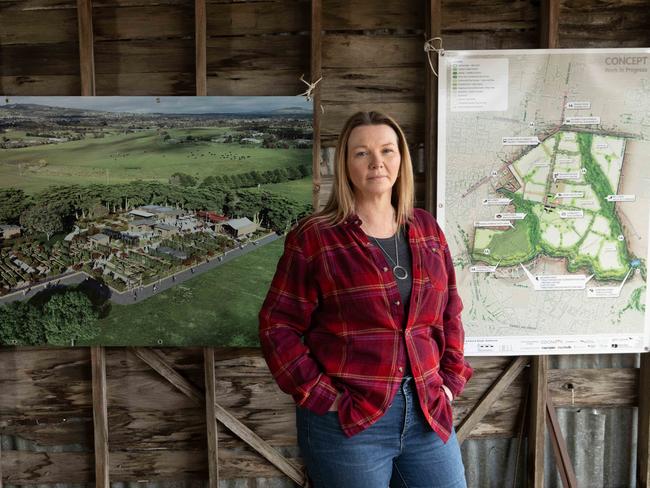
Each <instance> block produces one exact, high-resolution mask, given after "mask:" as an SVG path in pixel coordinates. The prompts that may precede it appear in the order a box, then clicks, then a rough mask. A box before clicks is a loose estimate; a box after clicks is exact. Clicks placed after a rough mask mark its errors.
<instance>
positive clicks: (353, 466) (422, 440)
mask: <svg viewBox="0 0 650 488" xmlns="http://www.w3.org/2000/svg"><path fill="white" fill-rule="evenodd" d="M416 395H417V393H416V391H415V385H414V384H413V379H412V378H406V379H404V380H403V381H402V385H401V387H400V390H399V391H398V392H397V394H396V395H395V399H394V400H393V403H392V405H391V406H390V407H389V408H388V410H387V411H386V413H385V414H384V416H383V417H382V418H380V419H379V420H378V421H377V422H375V423H374V424H373V425H371V426H370V427H368V428H367V429H366V430H364V431H362V432H360V433H358V434H356V435H354V436H352V437H346V435H345V434H344V433H343V431H342V430H341V427H340V424H339V419H338V414H337V412H328V413H326V414H325V415H316V414H315V413H313V412H311V411H309V410H307V409H304V408H300V407H298V408H297V409H296V424H297V427H298V444H299V446H300V450H301V453H302V457H303V459H304V461H305V464H306V466H307V472H308V473H309V477H310V479H311V481H312V486H313V487H314V488H387V487H389V486H390V487H391V488H443V487H444V488H464V487H466V486H467V484H466V482H465V470H464V467H463V459H462V457H461V454H460V447H459V445H458V440H457V439H456V434H455V433H454V432H452V436H451V438H450V439H449V440H448V441H447V443H446V444H445V443H443V442H442V440H441V439H440V437H438V434H436V433H435V432H434V431H433V430H431V427H430V426H429V424H428V423H427V421H426V419H425V418H424V415H423V414H422V411H421V410H420V406H419V404H418V401H417V396H416Z"/></svg>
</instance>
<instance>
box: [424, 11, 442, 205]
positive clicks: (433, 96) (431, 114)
mask: <svg viewBox="0 0 650 488" xmlns="http://www.w3.org/2000/svg"><path fill="white" fill-rule="evenodd" d="M425 31H426V37H427V39H431V38H433V37H438V36H440V35H441V33H442V0H429V1H428V2H427V16H426V29H425ZM425 55H427V56H428V55H430V56H431V60H432V63H433V66H434V67H435V69H436V70H438V56H437V54H436V53H425ZM424 65H425V70H426V91H425V94H424V96H425V105H426V119H425V123H424V179H425V193H424V208H425V209H426V210H428V211H429V212H431V213H433V214H434V215H435V214H436V182H437V167H438V165H437V161H438V157H437V151H438V123H437V121H438V78H437V77H436V75H434V74H433V73H432V72H431V68H430V66H429V61H428V60H427V59H425V60H424Z"/></svg>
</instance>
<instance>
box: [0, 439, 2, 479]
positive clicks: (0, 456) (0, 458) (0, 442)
mask: <svg viewBox="0 0 650 488" xmlns="http://www.w3.org/2000/svg"><path fill="white" fill-rule="evenodd" d="M0 488H2V435H0Z"/></svg>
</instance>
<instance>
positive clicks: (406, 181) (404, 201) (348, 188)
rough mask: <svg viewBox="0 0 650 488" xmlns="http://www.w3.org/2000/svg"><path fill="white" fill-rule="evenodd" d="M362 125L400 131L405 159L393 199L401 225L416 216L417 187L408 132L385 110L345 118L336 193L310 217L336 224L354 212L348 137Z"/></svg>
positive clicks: (339, 144)
mask: <svg viewBox="0 0 650 488" xmlns="http://www.w3.org/2000/svg"><path fill="white" fill-rule="evenodd" d="M362 125H387V126H389V127H390V128H391V129H393V130H394V131H395V133H396V134H397V146H398V149H399V153H400V156H401V163H400V168H399V173H398V175H397V180H396V181H395V184H394V185H393V193H392V196H391V202H392V204H393V206H394V207H395V213H396V217H397V223H398V225H400V226H402V225H405V224H406V223H407V222H408V221H410V219H411V217H412V216H413V200H414V193H415V192H414V189H413V165H412V163H411V155H410V153H409V148H408V145H407V143H406V136H405V135H404V132H403V131H402V129H401V128H400V126H399V125H398V124H397V122H396V121H395V120H394V119H393V118H392V117H390V116H388V115H386V114H384V113H381V112H374V111H373V112H357V113H356V114H354V115H352V116H351V117H350V118H349V119H348V120H347V121H346V122H345V125H344V126H343V130H342V131H341V134H340V135H339V139H338V142H337V144H336V152H335V158H334V184H333V186H332V193H331V194H330V197H329V200H328V201H327V203H326V204H325V207H324V208H323V209H322V210H321V211H320V212H317V213H315V214H314V215H313V216H312V218H310V219H308V220H310V221H311V220H312V219H316V220H319V221H325V222H327V223H328V224H330V225H336V224H339V223H341V222H343V221H344V220H345V219H346V218H347V217H348V216H350V215H352V214H354V190H353V187H352V182H351V181H350V177H349V175H348V164H347V163H348V141H349V139H350V133H351V132H352V130H353V129H354V128H355V127H359V126H362Z"/></svg>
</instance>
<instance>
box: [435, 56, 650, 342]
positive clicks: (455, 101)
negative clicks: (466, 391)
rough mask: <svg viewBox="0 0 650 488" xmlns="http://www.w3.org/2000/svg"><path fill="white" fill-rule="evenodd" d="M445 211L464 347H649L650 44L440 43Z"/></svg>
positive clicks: (441, 200)
mask: <svg viewBox="0 0 650 488" xmlns="http://www.w3.org/2000/svg"><path fill="white" fill-rule="evenodd" d="M439 60H440V79H439V113H438V117H439V141H438V148H439V157H438V209H437V211H438V220H439V221H440V223H441V225H442V227H443V229H444V230H445V233H446V235H447V239H448V241H449V245H450V249H451V252H452V255H453V256H454V260H455V267H456V272H457V275H458V287H459V289H460V293H461V296H462V298H463V302H464V305H465V309H464V312H463V319H464V325H465V332H466V353H467V354H468V355H521V354H576V353H606V352H638V351H644V350H648V349H647V348H648V346H649V345H650V340H649V334H650V327H649V325H648V321H649V320H648V319H649V317H648V314H647V313H646V304H647V302H648V287H647V266H648V253H649V245H648V238H649V235H648V234H649V227H650V226H649V221H650V71H649V70H650V49H591V50H587V49H583V50H575V49H562V50H531V51H528V50H521V51H516V50H513V51H508V50H505V51H445V52H444V53H443V54H442V55H441V56H440V57H439Z"/></svg>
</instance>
